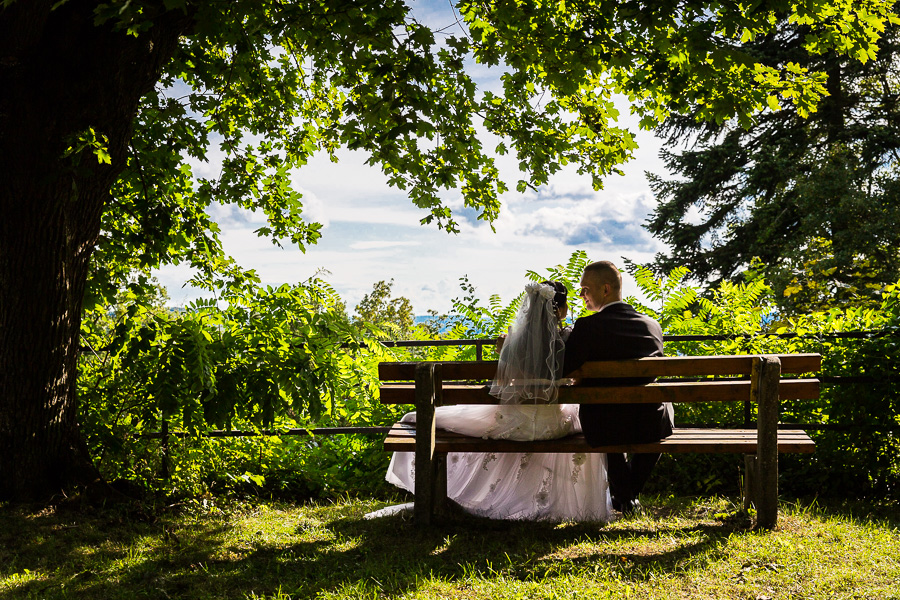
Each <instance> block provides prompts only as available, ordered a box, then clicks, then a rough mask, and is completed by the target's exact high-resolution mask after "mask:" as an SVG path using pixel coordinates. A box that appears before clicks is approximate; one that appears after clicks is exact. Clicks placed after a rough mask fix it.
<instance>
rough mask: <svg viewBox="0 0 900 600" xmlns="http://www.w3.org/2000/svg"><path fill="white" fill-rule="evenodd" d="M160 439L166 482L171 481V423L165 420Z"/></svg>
mask: <svg viewBox="0 0 900 600" xmlns="http://www.w3.org/2000/svg"><path fill="white" fill-rule="evenodd" d="M159 433H160V436H161V437H160V439H161V440H162V441H161V446H162V477H163V479H165V480H166V481H168V480H169V477H170V474H169V422H168V421H167V420H166V419H165V418H163V421H162V427H160V431H159Z"/></svg>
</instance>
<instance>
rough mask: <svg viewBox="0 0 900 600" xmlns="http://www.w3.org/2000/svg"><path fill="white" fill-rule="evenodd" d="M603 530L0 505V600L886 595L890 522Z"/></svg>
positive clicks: (654, 504) (695, 517) (700, 521)
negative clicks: (772, 528) (420, 526)
mask: <svg viewBox="0 0 900 600" xmlns="http://www.w3.org/2000/svg"><path fill="white" fill-rule="evenodd" d="M645 504H648V505H649V506H650V509H648V511H647V514H645V515H643V516H641V517H639V518H635V519H631V520H624V521H619V522H615V523H611V524H607V525H602V524H574V523H569V524H563V525H551V524H535V523H506V522H497V521H483V520H478V519H468V518H456V519H453V520H452V521H450V522H448V523H446V524H444V525H440V526H436V527H434V528H432V529H430V530H426V531H420V530H418V529H416V528H415V527H414V526H413V525H412V523H411V522H410V521H408V520H406V519H404V518H403V517H401V516H395V517H388V518H383V519H379V520H364V519H363V515H364V514H365V513H366V512H368V511H371V510H374V509H376V508H380V507H381V506H384V505H385V503H383V502H375V501H366V500H347V501H341V502H336V503H333V504H323V505H308V506H294V505H285V504H274V503H272V504H268V503H252V504H244V505H237V506H235V505H231V506H229V507H227V508H219V507H217V506H216V505H215V504H214V503H213V502H211V501H202V502H191V503H189V504H182V505H178V506H171V507H157V508H148V507H146V506H144V507H141V506H133V507H129V508H113V509H108V510H105V511H100V510H97V509H84V508H82V509H65V510H64V509H58V510H51V509H47V510H41V511H33V510H27V509H24V508H22V507H9V506H0V597H2V598H4V599H5V598H122V599H128V600H134V599H137V598H161V599H171V598H192V599H193V598H197V599H205V598H265V599H287V598H473V599H474V598H485V599H491V600H501V599H507V598H509V599H512V598H591V599H594V598H660V599H662V598H717V599H718V598H734V599H738V598H740V599H751V600H759V599H766V598H773V599H775V598H777V599H784V598H873V599H874V598H878V599H882V598H895V599H900V558H898V557H900V530H898V527H900V510H898V509H897V507H896V506H895V505H894V506H874V507H873V506H872V505H870V504H849V503H847V504H842V505H814V506H810V505H808V504H803V503H797V504H787V503H783V504H782V514H781V519H780V522H779V527H778V529H777V530H776V531H774V532H766V533H757V532H753V531H751V530H748V529H746V520H745V519H744V518H742V516H741V515H740V514H739V513H735V512H734V510H735V506H734V505H733V504H732V502H730V501H728V500H723V499H697V500H688V499H678V498H669V499H658V498H657V499H654V498H648V499H646V502H645Z"/></svg>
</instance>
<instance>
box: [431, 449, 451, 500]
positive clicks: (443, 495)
mask: <svg viewBox="0 0 900 600" xmlns="http://www.w3.org/2000/svg"><path fill="white" fill-rule="evenodd" d="M433 481H434V495H433V499H434V513H435V514H436V515H446V514H447V513H448V507H447V455H446V454H439V455H436V456H435V457H434V480H433Z"/></svg>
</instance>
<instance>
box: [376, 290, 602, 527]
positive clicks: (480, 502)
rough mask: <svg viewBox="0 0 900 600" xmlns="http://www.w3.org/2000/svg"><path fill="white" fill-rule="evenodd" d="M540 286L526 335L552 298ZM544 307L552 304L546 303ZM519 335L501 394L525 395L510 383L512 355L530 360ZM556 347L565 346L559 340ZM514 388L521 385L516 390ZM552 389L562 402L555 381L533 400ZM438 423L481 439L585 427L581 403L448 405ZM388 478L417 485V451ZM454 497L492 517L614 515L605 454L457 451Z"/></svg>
mask: <svg viewBox="0 0 900 600" xmlns="http://www.w3.org/2000/svg"><path fill="white" fill-rule="evenodd" d="M537 285H538V284H533V285H530V286H529V287H528V288H526V297H525V299H524V301H523V305H522V308H520V313H519V317H518V318H517V325H519V326H520V329H519V332H520V334H521V333H522V332H523V329H524V328H531V329H530V330H531V331H533V330H534V329H535V327H539V326H540V325H535V323H534V321H535V319H536V317H535V315H534V314H529V313H530V312H531V313H534V312H536V311H537V310H538V308H537V305H540V304H542V303H543V302H544V300H546V299H547V295H546V290H544V291H543V295H542V294H541V290H540V288H537V289H535V287H534V286H537ZM543 287H544V288H546V287H548V286H543ZM550 297H551V298H552V295H551V296H550ZM529 299H531V302H529ZM540 308H543V309H544V310H546V307H540ZM529 317H530V318H529ZM553 328H554V330H555V338H556V340H559V339H560V336H559V332H558V330H556V322H555V318H554V319H553ZM528 331H529V330H528V329H525V330H524V332H525V334H526V336H528V337H529V339H528V342H529V343H531V344H534V342H535V340H534V335H533V334H529V333H527V332H528ZM516 335H517V333H516V331H515V330H514V331H513V332H512V333H511V334H510V337H509V338H508V339H507V342H506V344H505V345H504V349H503V352H502V353H501V360H500V362H501V366H500V368H498V379H497V380H495V382H494V386H492V390H491V393H492V394H494V395H496V396H498V397H500V398H501V399H504V398H506V399H510V398H512V397H513V395H515V398H516V399H517V400H521V396H522V395H523V392H522V389H523V386H522V385H517V386H508V385H507V383H509V381H514V380H513V379H510V380H508V381H505V382H504V381H502V380H503V378H504V367H505V366H506V367H508V365H509V362H507V363H506V364H504V358H507V359H513V360H515V364H516V365H517V367H520V366H521V364H522V363H523V362H526V361H525V360H523V359H521V357H519V358H514V357H513V356H512V355H513V354H514V352H515V348H516V347H517V342H518V338H517V337H516ZM540 344H541V345H545V344H546V340H545V339H542V340H540ZM551 345H555V346H559V344H558V343H556V342H551ZM507 349H509V352H508V351H507ZM550 353H551V354H554V353H555V354H556V356H555V357H554V360H553V364H552V365H551V369H552V370H556V367H557V366H558V365H561V360H560V358H561V356H560V355H559V353H558V352H554V351H551V352H550ZM520 354H521V353H520ZM546 354H547V352H546V351H545V352H543V356H542V359H541V362H544V361H546V360H547V359H546ZM556 361H558V364H557V362H556ZM529 372H532V373H534V372H536V371H534V370H531V371H529ZM551 372H552V371H551ZM508 374H509V371H508V370H507V371H506V375H508ZM555 377H556V375H555V373H554V374H552V375H551V377H550V380H551V382H552V381H555ZM520 381H521V380H520ZM544 381H546V380H544ZM510 390H514V394H513V392H511V391H510ZM548 394H552V398H550V399H549V401H553V400H555V394H556V392H555V388H553V387H552V386H551V388H547V389H537V388H535V389H531V390H528V391H526V392H525V393H524V395H526V396H527V397H528V398H542V399H543V401H548V398H547V395H548ZM401 422H404V423H415V413H414V412H413V413H408V414H407V415H405V416H404V417H403V419H402V420H401ZM435 426H436V427H438V428H440V429H446V430H448V431H454V432H456V433H461V434H464V435H470V436H474V437H484V438H490V439H510V440H520V441H528V440H544V439H555V438H561V437H565V436H567V435H570V434H572V433H579V432H580V431H581V423H580V422H579V420H578V405H575V404H571V405H570V404H536V403H535V404H500V405H490V406H441V407H438V408H437V409H436V411H435ZM386 479H387V481H388V482H390V483H392V484H394V485H396V486H398V487H401V488H403V489H405V490H409V491H410V492H413V491H415V454H414V453H412V452H395V453H394V455H393V456H392V457H391V463H390V466H389V467H388V472H387V475H386ZM447 495H448V497H449V498H450V499H452V500H453V501H455V502H456V503H457V504H459V505H460V506H461V507H462V508H463V509H465V510H466V511H467V512H469V513H471V514H474V515H477V516H481V517H488V518H492V519H520V520H531V521H557V522H558V521H609V520H611V518H612V514H613V510H612V504H611V501H610V495H609V486H608V483H607V478H606V455H605V454H596V453H579V454H545V453H484V452H470V453H452V452H451V453H450V454H448V455H447Z"/></svg>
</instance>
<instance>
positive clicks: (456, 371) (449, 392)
mask: <svg viewBox="0 0 900 600" xmlns="http://www.w3.org/2000/svg"><path fill="white" fill-rule="evenodd" d="M763 358H765V359H766V360H767V361H768V363H769V364H773V362H774V363H775V364H780V372H779V374H778V396H779V397H780V398H794V399H801V398H802V399H811V398H818V396H819V380H818V379H815V378H802V379H801V378H794V379H788V378H782V376H783V375H785V374H801V373H814V372H816V371H818V370H819V369H820V368H821V364H822V357H821V355H819V354H782V355H739V356H672V357H653V358H639V359H631V360H615V361H598V362H588V363H585V364H584V365H582V367H581V368H580V369H578V371H576V372H574V373H572V376H573V377H576V378H579V379H581V378H584V379H588V378H590V379H604V380H605V381H603V382H602V383H603V384H602V385H574V386H573V385H561V386H560V389H559V402H564V403H572V404H579V403H581V404H584V403H604V402H616V403H635V402H708V401H717V402H722V401H725V402H727V401H745V400H750V399H753V398H754V396H755V393H756V391H757V387H758V381H757V377H754V374H755V373H756V372H757V369H759V365H760V364H761V361H762V359H763ZM773 359H777V360H773ZM423 364H428V365H434V376H435V379H436V383H439V385H438V386H437V387H438V389H439V390H440V391H439V394H440V397H439V399H437V402H438V403H440V404H496V403H497V399H496V398H494V397H493V396H491V395H490V394H489V393H488V388H489V385H485V384H484V382H485V381H490V380H491V379H493V377H494V373H495V372H496V370H497V361H478V362H449V361H448V362H436V363H404V362H395V363H389V362H385V363H380V364H379V365H378V376H379V379H380V380H381V381H386V382H410V381H412V382H414V381H415V379H416V369H417V368H421V365H423ZM686 377H687V378H708V377H716V378H722V377H728V378H727V379H699V380H690V381H686V380H684V379H666V378H686ZM635 378H641V379H657V381H656V382H654V383H645V384H638V385H635V384H630V383H627V384H624V385H623V384H617V383H616V382H615V380H616V379H632V380H633V379H635ZM660 378H662V379H660ZM476 382H477V383H476ZM381 401H382V402H383V403H385V404H413V403H415V401H416V400H415V385H414V384H412V383H394V384H385V385H382V386H381Z"/></svg>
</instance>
